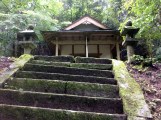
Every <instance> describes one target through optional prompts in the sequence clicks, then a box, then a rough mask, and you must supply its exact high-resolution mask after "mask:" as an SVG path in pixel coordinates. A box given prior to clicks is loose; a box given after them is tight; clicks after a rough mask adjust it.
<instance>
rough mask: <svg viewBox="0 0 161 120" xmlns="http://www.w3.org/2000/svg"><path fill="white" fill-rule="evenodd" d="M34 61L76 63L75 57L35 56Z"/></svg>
mask: <svg viewBox="0 0 161 120" xmlns="http://www.w3.org/2000/svg"><path fill="white" fill-rule="evenodd" d="M34 60H44V61H52V62H71V63H72V62H75V60H74V57H73V56H41V55H35V56H34Z"/></svg>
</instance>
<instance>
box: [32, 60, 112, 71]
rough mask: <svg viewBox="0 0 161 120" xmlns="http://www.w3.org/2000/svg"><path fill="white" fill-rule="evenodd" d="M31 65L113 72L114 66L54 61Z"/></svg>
mask: <svg viewBox="0 0 161 120" xmlns="http://www.w3.org/2000/svg"><path fill="white" fill-rule="evenodd" d="M29 63H32V64H41V65H52V66H59V67H73V68H85V69H98V70H112V64H96V63H69V62H52V61H43V60H31V61H30V62H29Z"/></svg>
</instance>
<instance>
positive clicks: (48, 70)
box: [0, 56, 127, 120]
mask: <svg viewBox="0 0 161 120" xmlns="http://www.w3.org/2000/svg"><path fill="white" fill-rule="evenodd" d="M126 119H127V116H126V115H125V114H124V113H123V105H122V100H121V98H120V97H119V88H118V85H117V81H116V80H115V79H114V75H113V72H112V61H111V60H108V59H96V58H82V57H77V58H73V57H72V56H57V57H56V56H53V57H49V56H35V57H34V58H33V59H31V60H30V61H29V62H27V63H26V64H25V66H24V67H23V68H21V69H20V70H19V71H17V72H16V73H15V74H14V75H13V76H12V77H11V78H10V79H8V80H7V81H6V83H5V84H4V86H3V89H1V90H0V120H126Z"/></svg>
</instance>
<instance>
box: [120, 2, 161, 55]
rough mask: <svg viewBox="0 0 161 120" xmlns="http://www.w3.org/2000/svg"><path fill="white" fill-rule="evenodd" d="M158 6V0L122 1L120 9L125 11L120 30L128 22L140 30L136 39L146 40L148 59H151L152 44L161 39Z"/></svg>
mask: <svg viewBox="0 0 161 120" xmlns="http://www.w3.org/2000/svg"><path fill="white" fill-rule="evenodd" d="M160 4H161V1H160V0H146V1H145V0H123V6H122V7H123V8H124V11H126V12H125V13H126V18H125V21H124V23H122V24H121V27H120V29H122V28H123V26H124V24H125V23H126V22H127V21H128V20H131V21H132V22H133V25H134V26H135V27H138V28H140V31H139V33H138V34H137V37H138V38H142V39H146V45H147V48H148V51H149V56H150V57H152V53H153V49H154V47H153V44H155V41H156V40H158V39H160V38H161V34H160V30H161V26H160V23H159V19H160V15H161V14H160V13H159V11H160ZM155 47H156V46H155Z"/></svg>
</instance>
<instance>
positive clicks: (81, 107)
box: [0, 89, 123, 114]
mask: <svg viewBox="0 0 161 120" xmlns="http://www.w3.org/2000/svg"><path fill="white" fill-rule="evenodd" d="M0 104H8V105H20V106H32V107H43V108H52V109H65V110H75V111H85V112H99V113H110V114H123V107H122V101H121V99H120V98H100V97H85V96H84V97H83V96H76V95H67V94H66V95H65V94H51V93H40V92H28V91H22V90H19V91H17V90H9V89H1V90H0Z"/></svg>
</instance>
